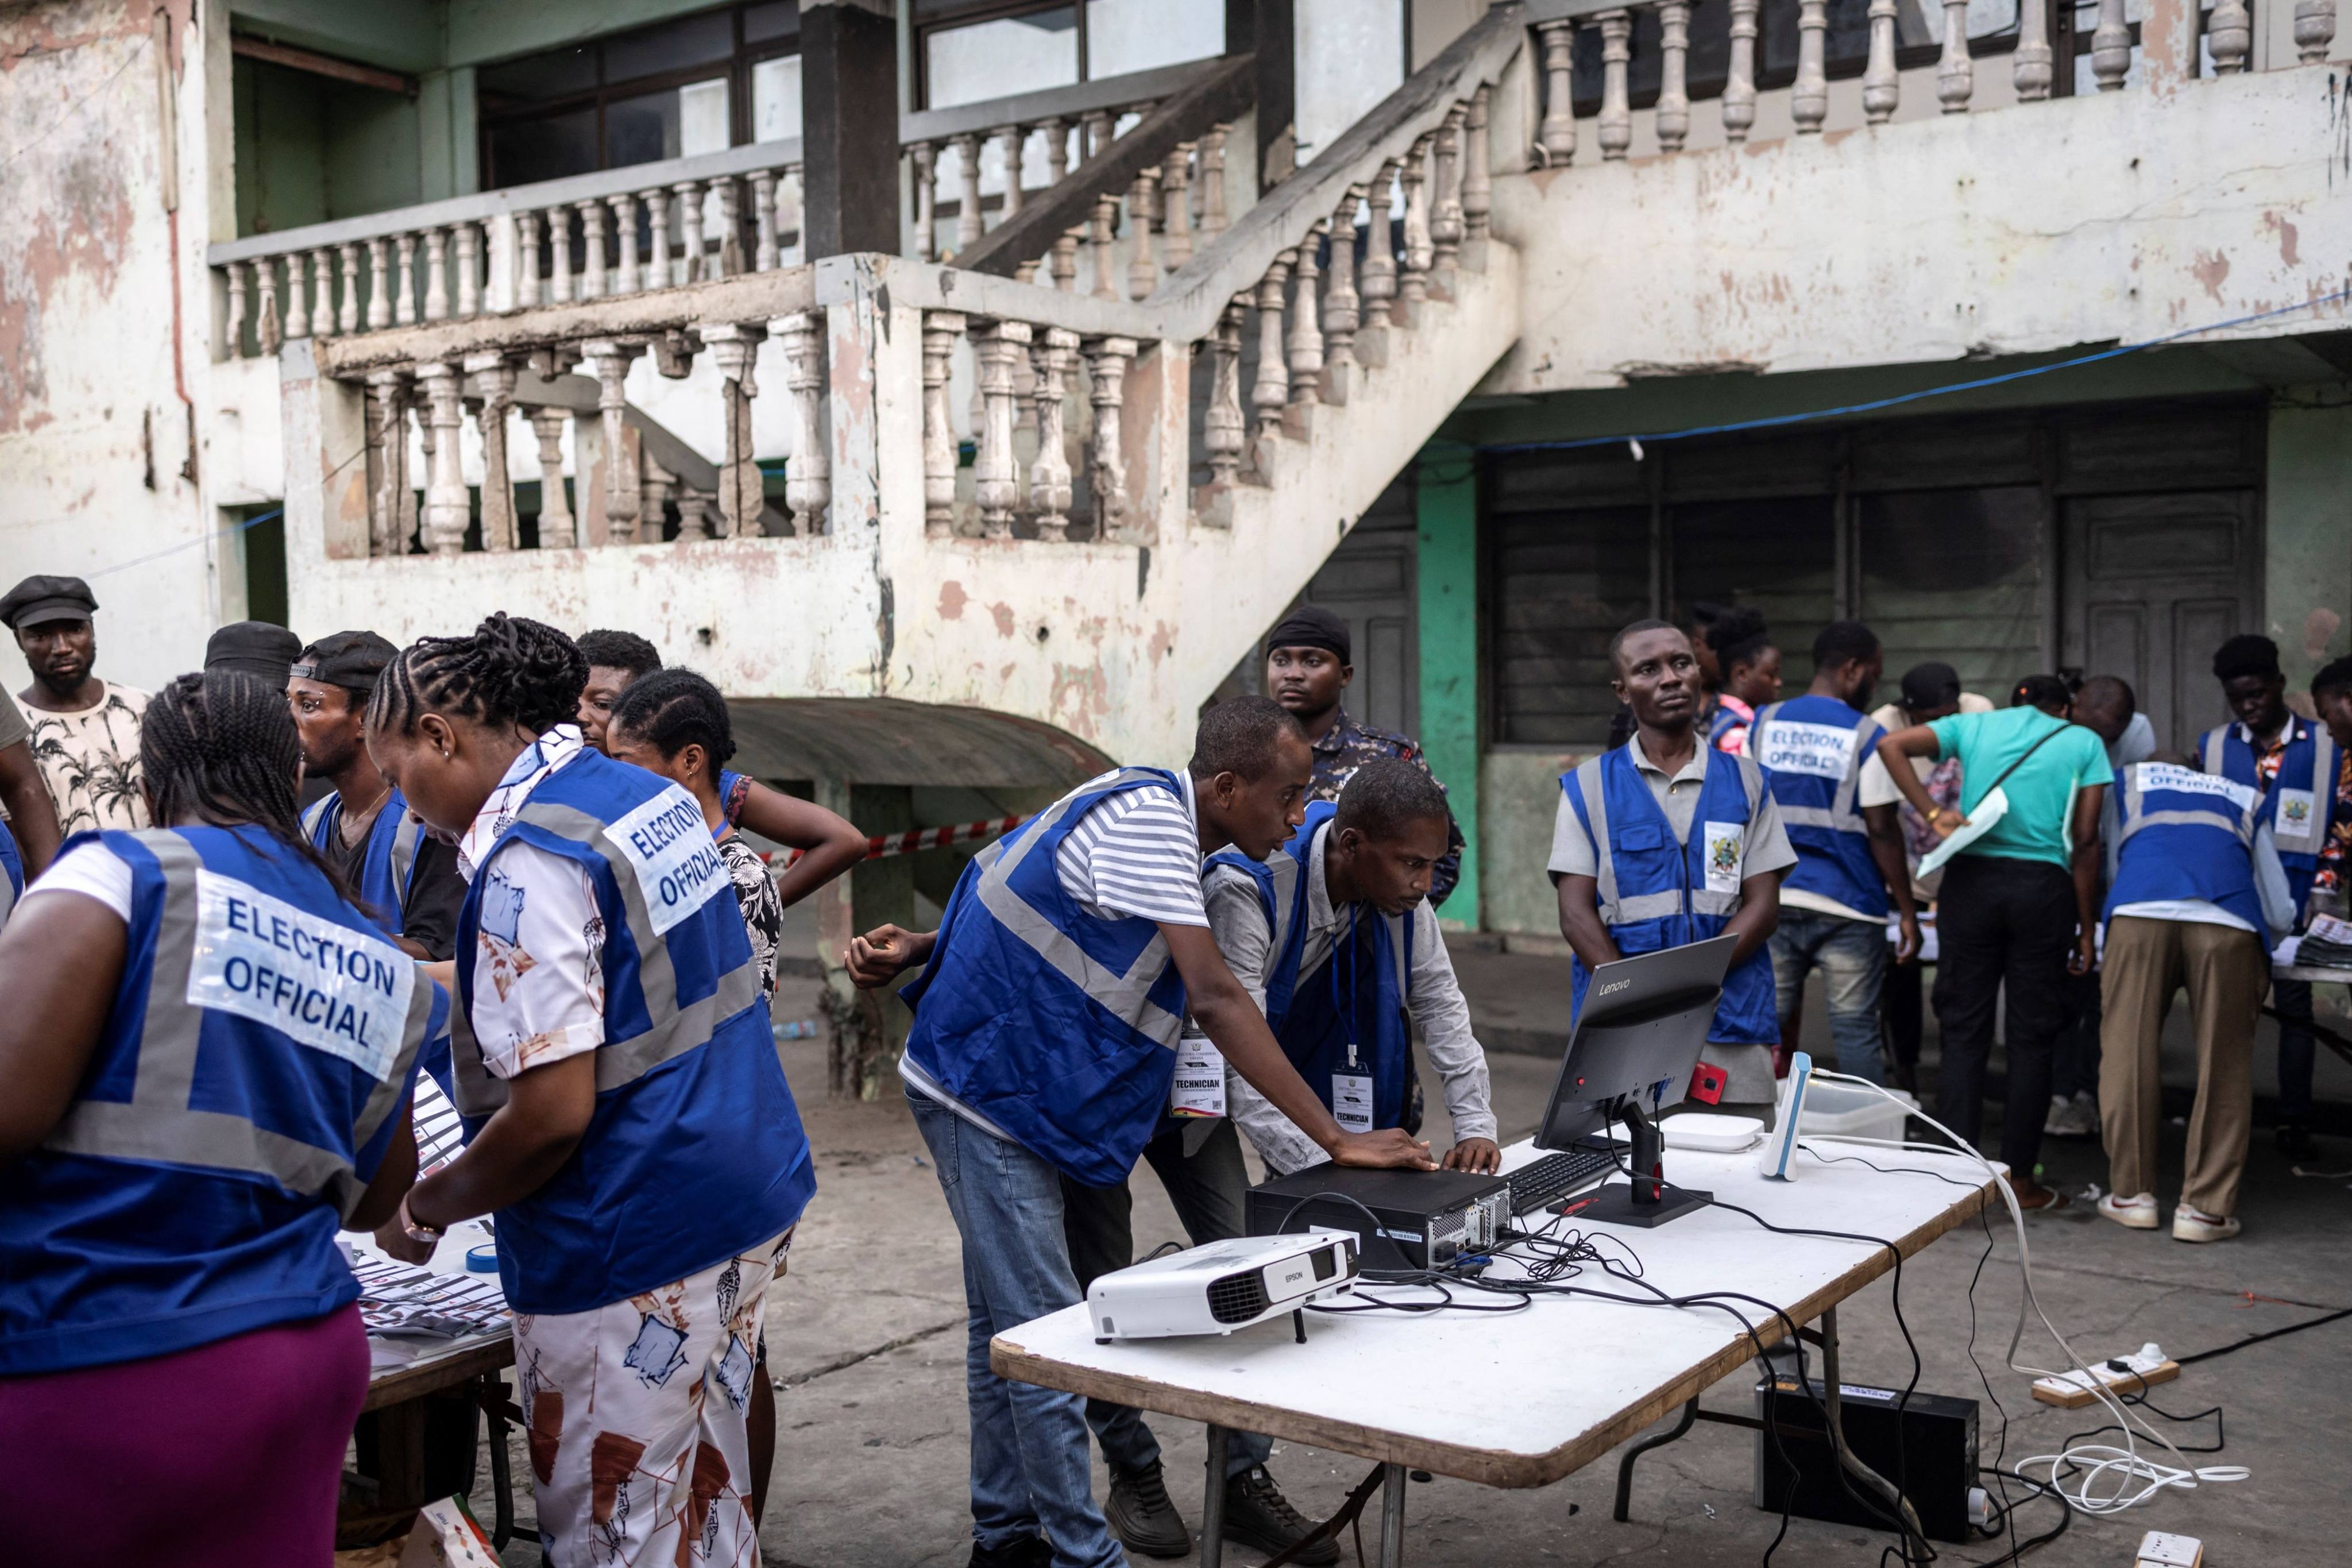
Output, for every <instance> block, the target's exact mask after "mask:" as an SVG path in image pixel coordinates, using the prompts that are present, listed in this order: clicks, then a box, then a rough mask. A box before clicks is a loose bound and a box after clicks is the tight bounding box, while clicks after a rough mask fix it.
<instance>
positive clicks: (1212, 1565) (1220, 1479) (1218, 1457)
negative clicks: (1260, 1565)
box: [1201, 1426, 1233, 1568]
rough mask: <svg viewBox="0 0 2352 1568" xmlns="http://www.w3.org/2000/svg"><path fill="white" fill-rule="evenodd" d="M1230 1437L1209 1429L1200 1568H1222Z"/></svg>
mask: <svg viewBox="0 0 2352 1568" xmlns="http://www.w3.org/2000/svg"><path fill="white" fill-rule="evenodd" d="M1232 1436H1233V1434H1231V1433H1229V1432H1227V1431H1226V1430H1225V1429H1224V1428H1223V1426H1211V1427H1210V1428H1209V1465H1208V1472H1207V1484H1206V1486H1205V1487H1204V1488H1203V1489H1202V1494H1201V1568H1223V1563H1224V1560H1225V1463H1226V1455H1227V1450H1228V1447H1229V1444H1230V1442H1231V1439H1232Z"/></svg>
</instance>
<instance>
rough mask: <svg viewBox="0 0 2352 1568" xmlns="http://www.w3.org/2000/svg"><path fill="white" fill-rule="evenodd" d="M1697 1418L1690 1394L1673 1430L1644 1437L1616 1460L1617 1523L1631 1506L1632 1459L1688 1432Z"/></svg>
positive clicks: (1694, 1402) (1623, 1520)
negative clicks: (1688, 1400) (1622, 1456)
mask: <svg viewBox="0 0 2352 1568" xmlns="http://www.w3.org/2000/svg"><path fill="white" fill-rule="evenodd" d="M1697 1419H1698V1395H1697V1394H1692V1395H1691V1399H1690V1403H1689V1404H1688V1405H1684V1406H1683V1415H1682V1419H1681V1420H1679V1421H1677V1422H1675V1426H1674V1430H1673V1431H1671V1432H1661V1433H1659V1434H1658V1435H1657V1436H1654V1437H1644V1438H1643V1439H1642V1440H1641V1441H1640V1442H1638V1443H1636V1444H1634V1445H1633V1447H1630V1448H1628V1449H1626V1450H1625V1457H1624V1458H1622V1459H1620V1460H1618V1461H1617V1514H1616V1518H1617V1522H1618V1523H1620V1524H1622V1523H1624V1522H1625V1520H1626V1516H1627V1515H1628V1514H1629V1513H1630V1512H1631V1511H1632V1510H1633V1461H1634V1460H1636V1459H1638V1458H1641V1457H1642V1456H1643V1455H1644V1454H1646V1453H1648V1452H1649V1451H1650V1450H1651V1449H1653V1448H1663V1447H1665V1446H1666V1445H1667V1444H1669V1443H1672V1442H1674V1441H1675V1440H1676V1439H1677V1438H1679V1437H1681V1436H1682V1435H1683V1434H1684V1433H1685V1432H1688V1431H1689V1430H1690V1429H1691V1424H1692V1423H1693V1422H1695V1421H1696V1420H1697Z"/></svg>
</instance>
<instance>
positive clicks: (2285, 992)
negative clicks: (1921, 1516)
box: [2197, 635, 2341, 1160]
mask: <svg viewBox="0 0 2352 1568" xmlns="http://www.w3.org/2000/svg"><path fill="white" fill-rule="evenodd" d="M2213 675H2214V678H2215V679H2218V680H2220V681H2221V698H2222V700H2224V701H2226V702H2227V703H2228V704H2229V705H2230V711H2231V713H2233V714H2235V715H2236V716H2237V717H2236V720H2235V721H2234V722H2231V723H2228V724H2222V725H2219V726H2217V727H2215V728H2213V729H2211V730H2208V731H2206V732H2205V733H2204V735H2203V736H2201V737H2200V739H2199V741H2198V742H2197V765H2198V766H2199V767H2200V768H2202V769H2203V770H2204V771H2205V772H2207V773H2213V774H2215V775H2217V776H2219V777H2221V778H2225V779H2230V780H2231V781H2233V782H2235V783H2238V784H2248V785H2251V786H2252V788H2253V789H2254V790H2255V791H2256V792H2257V793H2258V794H2259V795H2261V796H2262V801H2263V814H2264V815H2265V816H2267V817H2268V818H2269V820H2270V824H2271V831H2272V832H2273V834H2274V835H2275V836H2276V837H2277V839H2278V853H2279V864H2281V865H2282V866H2284V867H2285V868H2286V882H2287V889H2288V892H2289V893H2290V894H2291V895H2292V896H2293V898H2294V907H2295V918H2296V922H2297V929H2300V926H2301V921H2302V920H2303V917H2304V911H2305V903H2306V901H2307V900H2309V899H2310V897H2311V884H2312V879H2313V877H2314V875H2315V873H2316V871H2317V870H2318V867H2319V852H2320V849H2321V848H2322V847H2323V846H2325V845H2326V843H2327V840H2328V829H2329V826H2330V825H2331V824H2332V823H2333V822H2334V821H2335V820H2336V815H2335V810H2334V807H2335V801H2336V791H2335V780H2336V763H2337V758H2338V756H2339V755H2340V754H2341V753H2340V752H2338V751H2337V748H2336V742H2334V741H2333V740H2332V739H2330V738H2329V736H2328V733H2327V727H2326V725H2324V724H2318V723H2315V722H2313V721H2311V720H2309V719H2305V718H2301V717H2299V716H2298V715H2296V714H2295V713H2294V712H2292V711H2290V710H2288V708H2287V705H2286V677H2285V675H2284V673H2282V672H2281V670H2280V669H2279V661H2278V644H2276V643H2274V642H2273V641H2271V639H2270V638H2268V637H2258V636H2252V635H2249V636H2245V637H2231V639H2230V640H2229V641H2228V642H2225V643H2223V644H2222V645H2221V647H2219V648H2217V649H2216V650H2215V651H2214V654H2213ZM2271 1000H2272V1005H2273V1007H2275V1008H2276V1009H2277V1011H2278V1014H2279V1050H2278V1085H2279V1129H2278V1142H2279V1148H2280V1149H2281V1151H2283V1152H2284V1153H2285V1154H2287V1156H2288V1157H2289V1158H2291V1159H2296V1160H2308V1159H2311V1158H2313V1157H2314V1156H2315V1155H2316V1154H2317V1153H2318V1150H2317V1148H2316V1147H2315V1145H2314V1144H2313V1142H2312V1139H2311V1071H2312V1058H2313V1054H2314V1051H2315V1048H2316V1046H2315V1041H2314V1039H2313V1037H2312V1033H2311V984H2310V982H2308V981H2304V980H2280V981H2275V982H2273V984H2272V986H2271Z"/></svg>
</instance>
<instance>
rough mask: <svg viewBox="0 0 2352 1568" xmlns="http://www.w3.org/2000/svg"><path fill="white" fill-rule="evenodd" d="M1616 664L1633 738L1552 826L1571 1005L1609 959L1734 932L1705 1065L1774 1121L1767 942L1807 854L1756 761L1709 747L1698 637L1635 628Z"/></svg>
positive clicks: (1725, 1090)
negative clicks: (1786, 825)
mask: <svg viewBox="0 0 2352 1568" xmlns="http://www.w3.org/2000/svg"><path fill="white" fill-rule="evenodd" d="M1609 657H1610V663H1611V666H1612V668H1613V669H1614V670H1615V672H1616V673H1615V677H1614V679H1613V680H1612V685H1613V686H1614V687H1615V689H1616V692H1617V696H1618V699H1619V700H1621V701H1622V702H1624V703H1626V704H1627V705H1628V706H1629V707H1630V708H1631V709H1632V710H1633V720H1634V723H1635V726H1636V728H1635V731H1634V734H1633V739H1632V740H1631V741H1629V742H1626V743H1625V744H1624V745H1622V746H1620V747H1618V748H1617V749H1616V750H1615V751H1612V752H1602V753H1601V755H1600V756H1598V757H1595V758H1593V759H1592V760H1591V761H1590V762H1587V763H1584V764H1582V765H1581V766H1580V767H1579V768H1578V769H1577V770H1576V771H1575V772H1574V773H1564V774H1562V775H1561V776H1560V781H1559V784H1560V792H1561V795H1560V803H1559V813H1558V816H1556V818H1555V819H1554V823H1553V827H1552V852H1551V862H1550V865H1549V871H1550V873H1551V879H1552V883H1553V886H1554V887H1555V889H1557V891H1558V896H1559V931H1560V935H1562V936H1564V937H1566V938H1567V939H1568V943H1569V946H1570V948H1572V949H1574V951H1575V954H1576V956H1575V959H1574V960H1573V962H1572V963H1571V965H1570V990H1571V996H1572V1001H1573V1004H1574V1005H1578V1006H1581V1005H1582V1004H1583V1000H1584V986H1585V982H1586V980H1587V978H1588V977H1589V976H1590V974H1591V971H1592V970H1593V969H1594V968H1596V967H1598V966H1599V965H1601V964H1603V963H1613V962H1614V961H1616V960H1617V959H1620V958H1625V957H1630V956H1632V955H1633V954H1636V953H1643V952H1657V951H1659V950H1660V949H1663V948H1669V947H1681V946H1684V945H1685V944H1687V943H1690V942H1704V941H1706V939H1707V938H1709V937H1713V936H1719V935H1722V934H1723V933H1725V932H1730V933H1731V934H1732V935H1734V936H1736V937H1737V938H1738V944H1737V945H1736V946H1735V947H1734V949H1733V950H1732V956H1731V967H1730V970H1729V972H1728V973H1726V974H1725V975H1724V978H1723V1000H1722V1002H1721V1003H1720V1004H1718V1005H1717V1008H1716V1014H1715V1023H1714V1025H1713V1026H1712V1027H1710V1028H1709V1029H1708V1031H1707V1044H1706V1047H1705V1049H1704V1050H1703V1051H1702V1052H1701V1054H1700V1060H1701V1061H1702V1062H1703V1063H1706V1064H1707V1065H1709V1066H1711V1067H1713V1068H1717V1069H1719V1070H1720V1071H1721V1072H1722V1074H1723V1075H1724V1082H1723V1083H1722V1085H1721V1086H1720V1089H1719V1090H1718V1102H1719V1103H1722V1104H1727V1105H1728V1104H1737V1105H1740V1106H1745V1107H1754V1108H1760V1109H1761V1110H1762V1112H1763V1114H1764V1115H1765V1116H1766V1117H1767V1118H1768V1119H1769V1115H1770V1105H1771V1101H1772V1099H1773V1080H1772V1050H1771V1047H1772V1046H1773V1045H1774V1044H1775V1043H1777V1042H1778V1041H1779V1039H1780V1016H1779V1012H1778V1009H1777V1007H1776V1005H1775V1002H1774V996H1773V990H1772V963H1771V959H1770V957H1769V954H1768V953H1767V952H1766V951H1765V944H1766V942H1768V941H1769V939H1770V937H1771V935H1772V927H1773V925H1774V923H1775V921H1777V920H1778V919H1779V915H1780V875H1781V873H1782V872H1784V871H1786V870H1787V869H1788V868H1790V866H1791V865H1793V864H1795V863H1796V858H1797V857H1796V854H1795V852H1794V851H1793V850H1791V849H1790V847H1789V838H1788V835H1787V834H1786V833H1785V832H1783V831H1782V830H1781V826H1780V815H1779V813H1778V811H1777V810H1776V809H1775V807H1774V806H1773V804H1772V797H1771V795H1769V793H1768V792H1767V791H1766V790H1765V788H1764V780H1763V775H1762V774H1761V773H1759V771H1758V769H1757V767H1756V764H1755V763H1752V762H1750V761H1748V759H1747V758H1745V757H1735V756H1732V755H1731V754H1729V753H1728V752H1719V751H1717V750H1715V749H1714V748H1713V747H1711V746H1706V745H1703V744H1701V743H1700V740H1699V735H1698V710H1699V700H1700V696H1701V689H1700V685H1699V666H1698V659H1697V657H1696V655H1695V654H1694V653H1693V652H1692V650H1691V644H1690V639H1689V638H1688V637H1685V636H1684V635H1683V633H1682V632H1681V631H1680V630H1678V629H1677V628H1675V626H1670V625H1668V624H1667V623H1666V622H1664V621H1636V622H1635V623H1633V625H1632V626H1627V627H1626V628H1625V629H1624V630H1622V631H1621V632H1619V633H1618V634H1617V635H1616V636H1615V637H1612V638H1611V639H1610V645H1609Z"/></svg>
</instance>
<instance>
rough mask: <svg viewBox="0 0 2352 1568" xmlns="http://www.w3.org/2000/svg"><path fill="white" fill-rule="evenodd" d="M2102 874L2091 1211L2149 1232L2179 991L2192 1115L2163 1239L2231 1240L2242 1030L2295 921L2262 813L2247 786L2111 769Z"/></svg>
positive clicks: (2242, 1088)
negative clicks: (2113, 830) (2165, 1050)
mask: <svg viewBox="0 0 2352 1568" xmlns="http://www.w3.org/2000/svg"><path fill="white" fill-rule="evenodd" d="M2116 784H2117V787H2118V790H2119V791H2120V795H2121V803H2120V809H2119V811H2118V814H2117V815H2118V816H2119V817H2120V819H2121V824H2122V826H2121V827H2120V828H2119V829H2118V841H2117V845H2116V873H2115V881H2114V884H2113V885H2112V886H2111V887H2110V888H2109V889H2107V901H2106V908H2105V913H2104V914H2103V916H2102V917H2101V918H2102V919H2104V920H2105V922H2106V928H2107V936H2106V947H2105V952H2104V954H2103V956H2102V962H2101V965H2100V967H2101V972H2102V981H2101V1004H2102V1009H2101V1010H2102V1015H2103V1019H2104V1022H2103V1024H2102V1026H2101V1029H2100V1039H2099V1047H2100V1049H2099V1064H2100V1065H2099V1105H2100V1120H2101V1123H2102V1127H2103V1130H2104V1131H2105V1136H2106V1145H2107V1164H2108V1173H2109V1174H2108V1184H2109V1185H2110V1186H2112V1187H2113V1188H2114V1189H2115V1190H2114V1191H2113V1192H2111V1193H2109V1194H2107V1195H2106V1196H2105V1197H2103V1198H2101V1199H2100V1200H2099V1213H2100V1214H2102V1215H2105V1216H2106V1217H2107V1218H2108V1219H2111V1220H2114V1221H2116V1223H2117V1224H2119V1225H2124V1226H2130V1227H2131V1228H2132V1229H2134V1230H2153V1229H2155V1228H2156V1226H2157V1224H2158V1214H2157V1200H2156V1173H2157V1151H2158V1133H2159V1131H2160V1128H2159V1117H2160V1110H2161V1100H2162V1097H2163V1082H2162V1076H2161V1073H2160V1072H2159V1070H2158V1041H2159V1038H2160V1037H2161V1036H2162V1035H2163V1033H2164V1016H2165V1013H2166V1011H2167V1010H2168V1008H2169V1007H2170V1005H2171V1002H2172V994H2173V992H2174V991H2175V990H2177V989H2179V988H2180V987H2181V986H2183V985H2186V986H2187V987H2188V990H2189V1013H2190V1015H2191V1016H2193V1017H2194V1018H2195V1019H2196V1025H2197V1105H2196V1109H2195V1110H2192V1111H2190V1113H2189V1158H2188V1163H2189V1169H2188V1173H2187V1176H2186V1177H2185V1179H2184V1180H2183V1182H2182V1184H2181V1189H2180V1203H2179V1206H2178V1207H2177V1208H2175V1209H2174V1210H2173V1213H2172V1236H2173V1239H2174V1240H2176V1241H2198V1242H2203V1241H2227V1240H2228V1239H2229V1238H2230V1237H2233V1236H2235V1235H2237V1234H2238V1229H2239V1226H2238V1220H2237V1218H2236V1215H2235V1214H2234V1212H2233V1211H2234V1210H2235V1209H2236V1207H2237V1200H2238V1178H2239V1176H2240V1174H2241V1173H2242V1171H2243V1169H2244V1167H2245V1163H2246V1142H2247V1139H2248V1136H2249V1134H2250V1132H2251V1131H2252V1125H2253V1112H2254V1086H2253V1072H2252V1066H2253V1049H2254V1018H2255V1016H2256V1015H2257V1013H2258V1012H2259V1011H2260V1010H2261V1007H2262V1002H2263V988H2264V986H2265V984H2267V983H2268V981H2269V979H2270V950H2271V944H2272V943H2273V942H2275V941H2276V940H2277V939H2278V938H2279V937H2281V936H2284V934H2286V931H2287V929H2288V928H2289V927H2290V926H2292V925H2293V924H2294V913H2295V910H2294V903H2293V901H2292V900H2291V898H2290V896H2289V894H2288V891H2287V878H2286V875H2285V873H2284V870H2283V869H2282V868H2281V867H2280V864H2279V854H2278V848H2277V846H2276V843H2275V841H2274V839H2273V828H2272V825H2271V822H2270V818H2269V815H2268V803H2267V801H2266V800H2265V799H2264V797H2263V795H2261V794H2260V793H2259V792H2257V791H2256V790H2255V788H2254V786H2253V785H2252V784H2242V783H2239V782H2238V781H2236V780H2234V779H2227V778H2223V777H2221V776H2220V775H2219V774H2215V773H2199V772H2197V771H2196V770H2195V769H2193V768H2184V767H2179V766H2177V765H2175V764H2173V763H2134V764H2133V765H2132V766H2130V767H2127V768H2125V769H2123V770H2121V772H2120V773H2118V775H2117V779H2116Z"/></svg>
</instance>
